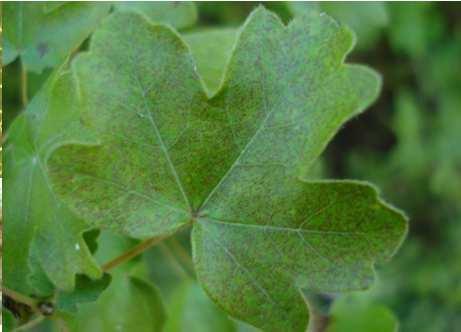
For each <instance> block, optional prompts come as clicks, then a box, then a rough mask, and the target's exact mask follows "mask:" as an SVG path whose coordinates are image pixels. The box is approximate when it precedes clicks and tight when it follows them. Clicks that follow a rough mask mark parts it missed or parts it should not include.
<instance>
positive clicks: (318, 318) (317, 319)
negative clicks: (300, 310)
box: [307, 310, 330, 332]
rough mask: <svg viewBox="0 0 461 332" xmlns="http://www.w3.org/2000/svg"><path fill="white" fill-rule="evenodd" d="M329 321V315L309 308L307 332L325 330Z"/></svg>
mask: <svg viewBox="0 0 461 332" xmlns="http://www.w3.org/2000/svg"><path fill="white" fill-rule="evenodd" d="M329 323H330V315H325V314H322V313H321V312H319V311H316V310H310V313H309V327H308V328H307V332H325V331H326V330H327V327H328V324H329Z"/></svg>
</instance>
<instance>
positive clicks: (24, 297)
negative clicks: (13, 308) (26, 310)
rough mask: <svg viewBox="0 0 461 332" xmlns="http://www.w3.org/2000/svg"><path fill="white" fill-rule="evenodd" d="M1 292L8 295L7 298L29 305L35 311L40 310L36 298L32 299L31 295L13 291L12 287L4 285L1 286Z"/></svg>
mask: <svg viewBox="0 0 461 332" xmlns="http://www.w3.org/2000/svg"><path fill="white" fill-rule="evenodd" d="M2 292H3V294H4V295H6V296H8V297H9V298H11V299H12V300H14V301H15V302H18V303H22V304H25V305H27V306H29V307H30V308H31V309H32V310H34V311H35V312H40V310H39V309H38V307H37V304H38V301H37V300H36V299H33V298H31V297H29V296H27V295H24V294H21V293H18V292H16V291H14V290H12V289H9V288H6V287H2Z"/></svg>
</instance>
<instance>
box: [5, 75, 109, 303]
mask: <svg viewBox="0 0 461 332" xmlns="http://www.w3.org/2000/svg"><path fill="white" fill-rule="evenodd" d="M56 80H57V81H58V82H59V84H56V85H54V81H56ZM75 89H76V86H75V84H74V82H73V79H72V76H71V74H70V73H69V72H66V73H63V74H55V75H53V77H52V78H51V79H50V80H49V82H48V83H47V84H46V86H45V87H44V88H43V89H42V91H41V93H40V94H39V95H37V97H36V98H34V100H33V101H32V102H31V103H30V104H29V107H28V108H27V110H26V111H25V112H24V113H23V114H21V115H20V116H19V118H18V119H16V121H15V122H14V124H13V125H12V126H11V128H10V130H9V131H8V136H7V141H6V144H5V148H4V151H3V153H4V158H5V159H4V160H5V164H4V178H5V179H4V181H5V185H6V186H7V188H8V190H7V191H5V194H4V227H5V232H6V234H8V236H6V237H5V238H4V242H3V244H4V247H3V250H4V251H3V254H4V261H3V262H4V266H5V269H4V271H5V272H4V273H5V278H4V280H5V286H6V287H10V288H12V289H15V290H17V291H21V292H24V293H28V294H30V293H35V294H41V295H49V294H50V293H51V292H52V288H53V286H52V285H49V282H47V281H48V279H49V280H51V281H52V282H53V283H54V284H55V285H56V286H58V288H61V289H65V290H70V289H72V288H73V286H74V284H75V280H74V277H75V276H74V275H75V273H85V274H87V275H89V276H91V277H93V278H95V277H99V276H100V275H101V272H100V270H99V267H98V266H97V265H96V262H95V261H94V260H93V258H92V257H91V253H90V252H89V250H88V248H87V247H86V244H85V241H84V240H83V238H82V236H81V234H82V232H83V231H85V230H86V229H88V225H87V224H86V223H85V222H83V221H82V220H81V219H79V218H77V217H76V216H75V215H74V214H72V213H71V212H70V211H69V210H68V209H67V208H66V207H65V206H64V205H63V204H62V203H61V201H60V200H59V199H58V198H57V197H56V196H55V194H54V192H53V191H52V190H51V184H50V182H49V178H48V175H47V172H46V165H45V163H46V159H47V156H48V154H49V153H50V151H52V150H53V148H54V146H55V144H57V143H59V142H65V141H76V140H79V141H82V140H84V139H85V137H84V128H81V127H80V117H79V113H78V108H77V107H76V106H77V104H72V102H73V101H74V99H73V97H74V93H76V90H75ZM63 109H65V110H66V112H62V110H63Z"/></svg>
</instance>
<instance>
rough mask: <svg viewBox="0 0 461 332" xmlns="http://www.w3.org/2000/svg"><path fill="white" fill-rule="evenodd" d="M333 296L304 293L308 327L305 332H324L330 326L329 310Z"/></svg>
mask: <svg viewBox="0 0 461 332" xmlns="http://www.w3.org/2000/svg"><path fill="white" fill-rule="evenodd" d="M335 297H336V296H335V295H331V294H325V293H314V292H308V291H304V298H305V299H306V301H307V303H308V307H309V326H308V328H307V332H325V331H326V330H327V328H328V325H329V324H330V320H331V315H330V309H331V306H332V304H333V302H334V300H335Z"/></svg>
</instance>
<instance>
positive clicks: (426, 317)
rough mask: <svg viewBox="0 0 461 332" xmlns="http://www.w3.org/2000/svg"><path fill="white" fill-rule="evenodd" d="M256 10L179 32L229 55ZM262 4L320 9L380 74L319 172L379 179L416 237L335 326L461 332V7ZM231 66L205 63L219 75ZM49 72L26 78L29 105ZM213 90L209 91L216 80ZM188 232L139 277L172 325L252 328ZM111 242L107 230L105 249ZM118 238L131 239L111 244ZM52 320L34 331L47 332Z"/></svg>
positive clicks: (284, 10)
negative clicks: (217, 289)
mask: <svg viewBox="0 0 461 332" xmlns="http://www.w3.org/2000/svg"><path fill="white" fill-rule="evenodd" d="M257 5H258V3H255V2H245V3H243V2H238V3H227V2H220V3H213V2H203V3H196V6H197V12H198V19H197V22H196V23H195V24H194V25H192V26H190V27H188V28H186V29H183V30H182V32H181V33H183V34H184V36H186V40H187V41H189V42H190V44H191V47H192V49H193V51H194V48H196V49H197V50H196V52H197V53H198V52H218V53H219V52H224V53H225V52H228V51H229V49H230V47H231V45H232V43H233V38H234V36H235V35H234V30H233V29H232V28H235V27H238V26H240V25H241V24H242V23H243V21H244V20H245V18H246V17H247V15H248V14H249V13H250V12H251V10H252V9H253V8H254V7H255V6H257ZM264 5H265V6H266V7H267V8H268V9H270V10H272V11H274V12H276V13H277V14H278V15H279V16H280V17H281V19H282V20H283V21H285V22H289V21H290V20H291V19H292V18H293V17H295V16H296V15H301V14H302V13H303V12H304V11H309V10H319V11H324V12H326V13H328V14H329V15H331V16H333V17H335V18H336V19H337V20H338V21H340V22H342V23H344V24H346V25H348V26H350V27H351V28H352V29H353V30H354V31H355V33H356V35H357V46H356V48H355V49H354V50H353V51H352V53H351V54H350V56H349V58H348V61H349V62H358V63H364V64H368V65H370V66H371V67H373V68H375V69H376V70H377V71H379V72H380V73H381V75H382V77H383V88H382V92H381V95H380V97H379V99H378V100H377V102H376V103H375V104H374V105H373V106H372V107H371V108H370V109H369V110H367V111H366V112H365V113H364V114H363V115H361V116H359V117H357V118H355V119H353V120H351V121H350V122H349V123H348V124H346V126H344V128H342V130H341V131H340V132H339V133H338V135H336V137H335V138H334V140H333V141H332V142H331V143H330V145H329V146H328V148H327V150H326V152H325V153H324V155H323V159H322V163H321V165H318V168H317V169H316V172H317V171H318V174H319V175H320V176H322V177H326V178H343V179H344V178H348V179H349V178H351V179H361V180H368V181H371V182H373V183H375V184H376V185H377V186H379V187H380V188H381V191H382V195H383V197H384V198H385V199H386V200H388V201H389V202H391V203H393V204H395V205H396V206H398V207H399V208H401V209H403V210H404V211H406V213H407V214H408V215H409V217H410V233H409V236H408V238H407V240H406V242H405V243H404V245H403V247H402V248H401V250H400V251H399V252H398V254H397V255H396V257H395V258H394V259H393V260H392V261H391V262H390V263H389V264H387V265H385V266H378V267H377V268H378V281H377V283H376V285H375V286H374V287H373V289H371V290H369V291H366V292H361V293H356V294H350V295H345V296H342V297H340V298H339V299H338V300H337V301H336V303H335V304H334V305H333V308H332V312H333V317H334V318H333V323H332V324H331V326H330V330H331V331H381V329H382V331H392V330H393V329H394V328H395V324H396V323H395V319H397V320H398V321H399V325H400V330H401V331H421V332H425V331H427V332H434V331H447V332H452V331H461V3H431V2H426V3H380V2H373V3H336V2H328V3H317V4H316V3H309V4H307V3H299V2H298V3H286V2H271V3H264ZM209 28H219V29H220V30H217V31H218V32H217V35H216V36H215V41H214V43H213V42H212V40H213V39H212V37H209V38H210V39H207V40H205V41H204V39H203V38H199V37H197V36H200V33H203V32H206V31H207V29H209ZM222 28H224V30H221V29H222ZM194 36H195V37H194ZM194 38H195V39H197V40H201V42H202V43H204V42H206V43H208V46H206V47H208V48H206V49H204V48H203V47H205V46H203V45H199V46H197V44H198V43H199V42H200V41H195V42H194ZM85 47H86V44H84V45H83V46H82V48H85ZM213 48H217V49H215V50H213ZM223 58H224V59H225V56H224V57H223ZM223 65H224V63H223V62H221V63H220V62H219V61H218V62H217V63H210V62H206V63H200V61H199V63H198V66H199V67H200V68H199V69H202V70H204V71H209V75H211V76H213V75H214V76H216V77H218V79H219V77H220V75H221V72H222V66H223ZM50 72H51V70H45V71H43V72H42V73H40V74H37V73H32V72H30V73H28V94H29V98H31V97H32V96H33V95H34V93H35V92H36V91H37V90H38V89H39V88H40V86H41V85H42V84H43V82H44V80H45V79H46V77H47V76H48V75H49V74H50ZM20 76H21V75H20V66H19V61H18V60H16V61H14V62H12V63H11V64H9V65H8V66H6V67H4V68H3V81H4V82H3V91H2V98H3V126H4V127H3V132H5V131H6V130H7V128H8V126H9V125H10V124H11V121H12V120H13V119H14V117H15V116H16V115H17V114H18V112H20V111H21V96H20ZM209 88H210V90H213V86H212V83H210V84H209ZM186 235H187V234H182V235H181V234H180V235H178V236H177V237H176V238H175V239H172V240H169V241H166V243H165V244H164V245H162V246H160V247H156V248H153V249H152V250H150V251H148V252H147V253H146V254H145V255H144V257H143V258H142V260H143V262H145V263H146V264H145V266H144V265H143V266H144V268H143V269H144V270H143V272H142V274H144V275H147V276H148V278H150V279H151V280H152V281H154V282H155V283H156V284H157V285H158V287H159V289H160V292H161V293H162V294H163V296H164V298H165V299H166V300H165V302H166V303H167V311H168V313H169V314H170V316H171V315H173V316H174V317H176V318H175V320H174V322H173V320H169V321H168V322H167V326H166V329H167V330H168V331H236V330H242V331H243V330H249V329H250V328H249V327H246V326H243V325H236V323H235V322H233V321H231V320H229V319H228V318H227V317H226V316H225V315H224V314H223V313H222V312H220V310H219V309H217V308H216V307H215V306H214V305H213V304H212V303H211V302H210V301H209V300H208V299H207V298H206V297H205V296H204V294H203V292H202V291H201V289H200V288H199V287H198V286H197V285H196V284H195V283H194V276H193V270H192V269H191V268H190V266H189V265H188V264H189V263H187V262H188V260H189V258H188V256H189V253H188V251H189V250H190V248H189V243H188V241H187V236H186ZM111 236H112V235H110V234H103V235H102V236H101V241H106V240H107V239H108V238H110V237H111ZM107 241H109V240H107ZM114 241H120V242H121V243H122V244H123V243H126V242H127V241H128V240H127V239H118V240H113V239H112V240H111V241H109V242H110V243H114ZM100 246H101V244H100ZM172 257H173V258H172ZM177 261H179V263H177ZM181 262H182V263H183V264H182V263H181ZM143 264H144V263H143ZM137 273H140V272H137ZM178 285H180V286H178ZM107 296H110V294H109V295H107ZM107 296H106V297H107ZM105 300H106V301H109V300H110V299H109V300H108V299H105ZM172 313H174V314H172ZM81 315H85V313H82V314H81ZM364 317H372V319H369V321H364ZM81 319H83V318H82V317H81ZM358 322H359V323H358ZM49 324H50V323H45V324H42V325H40V326H39V327H38V329H39V330H46V329H47V328H48V325H49ZM354 324H355V325H354ZM357 324H359V325H357ZM360 324H362V325H360ZM373 324H375V325H376V324H377V325H378V327H376V326H375V325H373ZM379 327H380V328H381V329H378V328H379ZM386 328H387V329H386Z"/></svg>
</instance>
